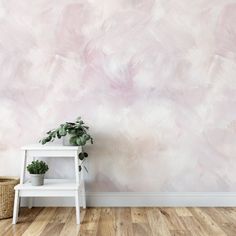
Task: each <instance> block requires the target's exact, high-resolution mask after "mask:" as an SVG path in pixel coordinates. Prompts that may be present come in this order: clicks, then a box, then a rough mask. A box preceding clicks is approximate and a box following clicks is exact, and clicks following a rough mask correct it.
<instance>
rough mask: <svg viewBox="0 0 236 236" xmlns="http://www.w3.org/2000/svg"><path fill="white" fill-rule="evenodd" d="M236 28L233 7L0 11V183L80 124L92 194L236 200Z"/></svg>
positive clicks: (217, 0) (75, 1) (8, 2)
mask: <svg viewBox="0 0 236 236" xmlns="http://www.w3.org/2000/svg"><path fill="white" fill-rule="evenodd" d="M235 22H236V1H235V0H192V1H189V0H179V1H173V0H156V1H155V0H87V1H86V0H81V1H80V0H51V1H48V0H36V1H26V0H21V1H17V0H1V1H0V175H19V173H20V163H21V162H20V155H19V148H20V147H21V146H22V145H25V144H28V143H35V142H37V141H38V140H39V139H40V138H41V137H42V136H43V135H44V133H45V132H46V131H47V130H49V129H51V128H54V127H55V126H57V125H58V124H60V123H61V122H64V121H67V120H73V119H75V118H76V117H77V116H82V118H83V119H84V120H85V121H86V122H87V123H88V124H89V126H90V129H91V134H92V135H93V137H94V141H95V143H94V145H92V146H88V147H87V151H88V153H89V162H88V167H89V174H88V176H87V190H88V191H91V192H191V191H196V192H201V191H202V192H204V191H207V192H209V191H213V192H214V191H220V192H222V191H223V192H233V191H236V172H235V169H236V24H235ZM49 164H50V173H49V175H53V176H59V177H62V176H71V175H72V170H73V168H72V162H69V163H67V162H66V161H65V160H64V159H62V160H61V162H59V161H55V160H54V161H50V162H49Z"/></svg>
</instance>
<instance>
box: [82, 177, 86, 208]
mask: <svg viewBox="0 0 236 236" xmlns="http://www.w3.org/2000/svg"><path fill="white" fill-rule="evenodd" d="M81 187H82V201H83V204H82V205H83V208H84V209H85V208H86V195H85V186H84V180H83V181H82V186H81Z"/></svg>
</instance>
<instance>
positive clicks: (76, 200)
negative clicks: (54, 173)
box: [75, 192, 80, 225]
mask: <svg viewBox="0 0 236 236" xmlns="http://www.w3.org/2000/svg"><path fill="white" fill-rule="evenodd" d="M75 209H76V224H77V225H79V224H80V207H79V192H76V194H75Z"/></svg>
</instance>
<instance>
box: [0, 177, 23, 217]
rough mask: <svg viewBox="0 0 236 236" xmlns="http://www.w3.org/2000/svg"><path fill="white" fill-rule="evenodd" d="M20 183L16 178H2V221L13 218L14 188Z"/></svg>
mask: <svg viewBox="0 0 236 236" xmlns="http://www.w3.org/2000/svg"><path fill="white" fill-rule="evenodd" d="M18 183H19V178H16V177H0V219H4V218H9V217H12V214H13V204H14V194H15V193H14V187H15V185H17V184H18Z"/></svg>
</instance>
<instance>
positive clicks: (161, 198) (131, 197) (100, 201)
mask: <svg viewBox="0 0 236 236" xmlns="http://www.w3.org/2000/svg"><path fill="white" fill-rule="evenodd" d="M86 201H87V205H88V206H91V207H135V206H137V207H158V206H160V207H165V206H166V207H181V206H183V207H191V206H199V207H217V206H219V207H223V206H224V207H233V206H234V207H235V206H236V192H209V193H207V192H186V193H183V192H182V193H176V192H174V193H171V192H166V193H150V192H149V193H144V192H142V193H139V192H90V193H87V194H86ZM23 205H25V204H24V203H23ZM34 206H74V201H73V199H67V200H66V199H64V198H56V199H55V198H53V199H50V198H36V199H35V201H34Z"/></svg>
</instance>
